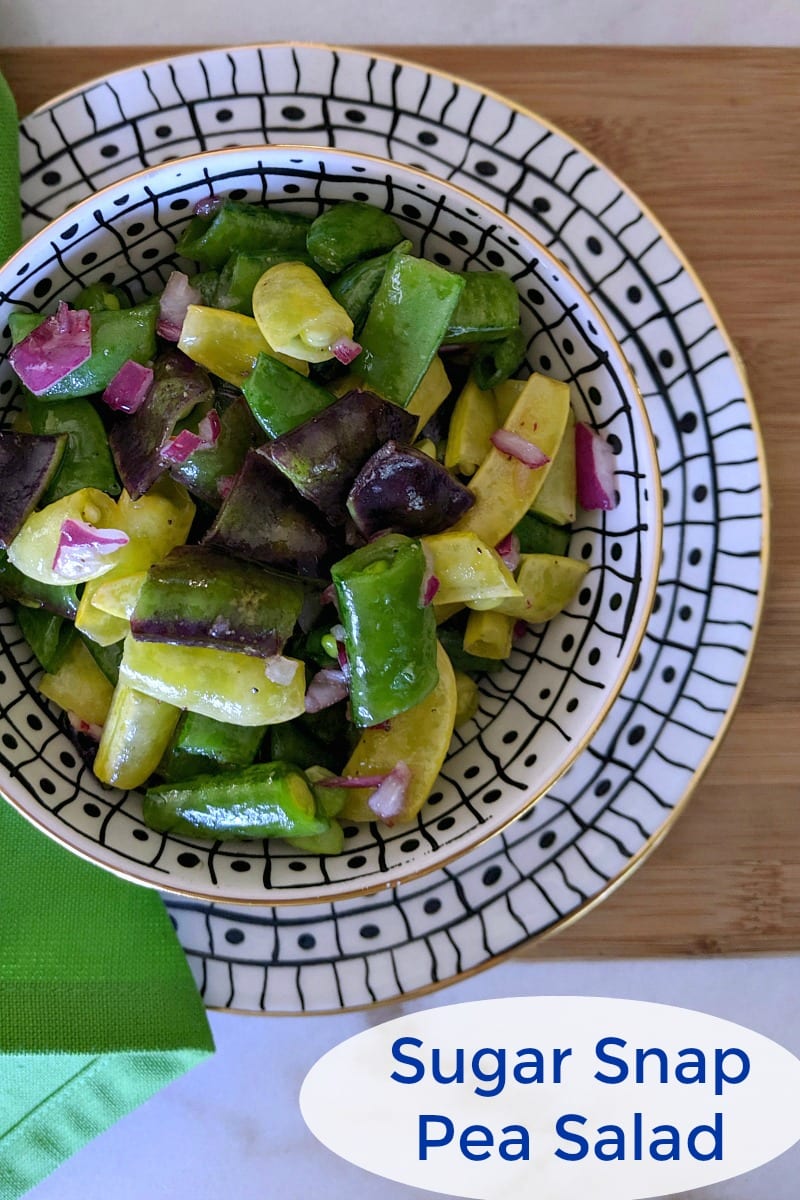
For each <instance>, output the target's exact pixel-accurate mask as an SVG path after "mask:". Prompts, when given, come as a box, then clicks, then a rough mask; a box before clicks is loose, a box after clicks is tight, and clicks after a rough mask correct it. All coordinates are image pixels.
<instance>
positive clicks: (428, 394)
mask: <svg viewBox="0 0 800 1200" xmlns="http://www.w3.org/2000/svg"><path fill="white" fill-rule="evenodd" d="M451 391H452V387H451V384H450V379H449V378H448V375H447V371H446V370H445V369H444V363H443V362H442V360H441V358H440V357H439V355H438V354H434V356H433V358H432V359H431V363H430V366H429V367H428V369H427V371H426V372H425V374H424V375H423V376H422V379H421V380H420V382H419V385H418V387H417V390H416V391H415V392H414V395H413V396H412V397H411V399H410V400H409V402H408V405H407V406H406V411H407V412H410V413H413V414H414V416H415V417H416V418H417V431H416V435H415V436H416V437H419V435H420V434H421V433H422V431H423V429H424V428H425V426H426V425H427V424H428V422H429V421H430V419H431V417H432V416H433V415H434V413H435V412H437V410H438V409H439V407H440V406H441V405H442V404H443V403H444V401H445V400H446V399H447V397H448V396H449V395H450V392H451Z"/></svg>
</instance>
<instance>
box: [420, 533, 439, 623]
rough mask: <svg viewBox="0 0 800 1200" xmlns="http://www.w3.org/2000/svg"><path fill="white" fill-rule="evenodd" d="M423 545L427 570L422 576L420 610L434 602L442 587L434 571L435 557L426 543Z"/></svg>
mask: <svg viewBox="0 0 800 1200" xmlns="http://www.w3.org/2000/svg"><path fill="white" fill-rule="evenodd" d="M421 544H422V553H423V555H424V556H425V570H424V571H423V574H422V583H421V584H420V588H419V604H420V608H427V607H428V605H429V604H431V603H432V602H433V598H434V596H435V595H436V593H437V592H438V590H439V588H440V587H441V582H440V580H439V577H438V575H435V574H434V571H433V555H432V554H431V552H430V550H429V549H428V547H427V546H426V545H425V543H424V542H422V543H421Z"/></svg>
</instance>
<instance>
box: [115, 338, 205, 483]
mask: <svg viewBox="0 0 800 1200" xmlns="http://www.w3.org/2000/svg"><path fill="white" fill-rule="evenodd" d="M213 400H214V389H213V387H212V385H211V380H210V379H209V377H208V375H207V373H206V372H205V371H204V370H203V368H202V367H198V365H197V363H193V362H192V360H191V359H190V358H187V357H186V355H185V354H182V353H181V352H180V350H167V351H166V352H165V353H164V354H161V355H159V357H158V358H157V359H156V361H155V364H154V366H153V386H152V387H151V389H150V391H149V393H148V396H147V399H146V400H145V402H144V404H143V405H142V406H141V408H139V409H138V410H137V412H135V413H134V414H133V415H132V416H129V417H120V418H119V420H118V421H117V423H116V425H114V427H113V428H112V430H111V433H110V434H109V436H108V442H109V445H110V447H111V453H112V454H113V456H114V462H115V464H116V467H117V471H118V472H119V476H120V479H121V480H122V482H123V485H124V486H125V489H126V491H127V492H128V494H129V495H130V496H131V498H132V499H134V500H138V498H139V497H140V496H143V495H144V493H145V492H146V491H147V490H148V489H149V488H151V487H152V486H153V484H154V483H155V482H156V480H157V479H158V477H159V476H160V475H161V474H162V472H163V471H165V470H166V468H167V465H168V464H167V463H165V462H164V461H163V460H162V458H161V456H160V453H159V452H160V450H161V447H162V446H163V445H164V444H165V443H166V442H167V441H168V440H169V438H170V437H171V436H172V432H173V430H174V428H175V425H176V424H177V422H178V421H180V420H181V418H182V417H185V416H187V415H188V414H189V413H190V412H191V411H192V409H193V408H195V407H196V406H197V405H198V404H200V405H204V406H209V405H210V404H212V403H213Z"/></svg>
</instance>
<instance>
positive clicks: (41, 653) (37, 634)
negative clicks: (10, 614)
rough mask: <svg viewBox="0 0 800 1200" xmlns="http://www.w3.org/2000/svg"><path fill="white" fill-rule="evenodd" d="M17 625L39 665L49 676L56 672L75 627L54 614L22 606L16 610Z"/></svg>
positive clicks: (41, 609)
mask: <svg viewBox="0 0 800 1200" xmlns="http://www.w3.org/2000/svg"><path fill="white" fill-rule="evenodd" d="M17 624H18V625H19V627H20V629H21V630H22V635H23V637H24V638H25V641H26V642H27V643H28V645H29V646H30V648H31V650H32V651H33V653H34V654H35V655H36V661H37V662H38V663H39V665H40V666H41V667H43V669H44V670H45V671H48V672H49V673H50V674H53V673H54V672H56V671H57V670H58V668H59V667H60V666H61V664H62V662H63V661H64V655H65V654H66V652H67V650H68V649H69V644H70V642H71V641H72V638H73V637H74V635H75V627H74V626H73V625H72V624H71V623H70V622H69V621H65V620H64V619H63V617H59V616H58V615H57V614H56V613H50V612H47V611H46V610H45V609H43V608H26V607H25V606H24V605H23V604H20V605H19V606H18V608H17Z"/></svg>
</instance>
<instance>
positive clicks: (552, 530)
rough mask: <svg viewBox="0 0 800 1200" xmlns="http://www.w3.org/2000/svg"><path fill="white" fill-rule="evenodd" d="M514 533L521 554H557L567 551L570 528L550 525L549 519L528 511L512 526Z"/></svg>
mask: <svg viewBox="0 0 800 1200" xmlns="http://www.w3.org/2000/svg"><path fill="white" fill-rule="evenodd" d="M514 533H515V534H516V535H517V537H518V538H519V548H520V551H521V553H522V554H558V555H563V554H566V553H567V547H568V546H569V539H570V530H569V528H565V527H564V526H563V525H551V524H550V522H549V521H545V520H543V519H542V518H541V517H537V516H536V514H535V513H533V512H528V513H525V516H524V517H522V519H521V520H520V521H518V522H517V524H516V525H515V526H514Z"/></svg>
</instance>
